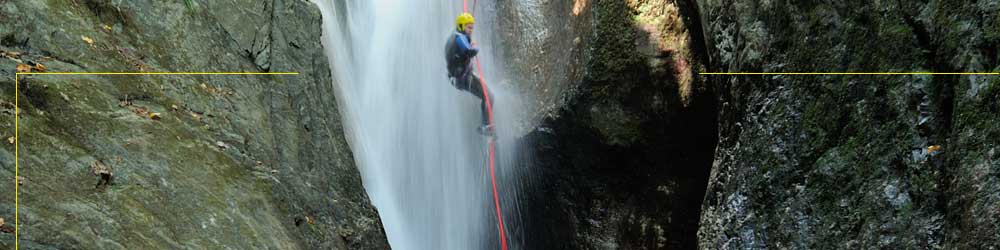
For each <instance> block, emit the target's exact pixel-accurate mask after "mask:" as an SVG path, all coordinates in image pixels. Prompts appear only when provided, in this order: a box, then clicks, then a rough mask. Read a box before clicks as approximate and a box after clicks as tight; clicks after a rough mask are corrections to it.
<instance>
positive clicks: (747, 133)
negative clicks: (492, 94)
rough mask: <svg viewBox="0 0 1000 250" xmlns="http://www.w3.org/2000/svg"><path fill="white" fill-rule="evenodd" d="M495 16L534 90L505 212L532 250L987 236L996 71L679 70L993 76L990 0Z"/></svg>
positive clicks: (999, 200)
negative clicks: (517, 199)
mask: <svg viewBox="0 0 1000 250" xmlns="http://www.w3.org/2000/svg"><path fill="white" fill-rule="evenodd" d="M498 13H499V14H498V15H499V16H501V17H503V18H501V22H500V24H499V25H500V28H501V30H503V29H504V28H506V29H507V30H505V31H504V35H505V36H507V39H506V40H508V41H518V42H515V43H513V44H509V45H508V46H506V47H505V48H506V49H507V51H506V52H507V54H506V55H507V56H508V57H510V58H511V60H514V61H516V60H521V61H525V62H538V64H537V65H530V64H529V65H519V66H515V68H514V69H513V71H514V72H518V74H516V75H519V76H523V78H525V79H522V80H520V82H524V83H528V84H527V85H526V86H525V89H531V91H530V92H532V94H535V95H536V96H537V97H536V98H537V100H535V101H536V102H537V104H538V106H537V107H536V110H538V115H537V117H538V119H539V121H538V127H539V128H538V129H536V130H535V131H534V132H532V133H530V134H529V135H528V136H526V137H525V138H524V141H523V143H524V144H525V145H526V146H525V148H527V149H529V150H527V152H524V153H523V154H524V159H526V162H527V164H526V165H528V166H525V167H529V168H531V169H532V170H533V171H534V172H533V173H532V175H533V176H527V177H524V178H525V186H527V187H525V188H522V190H532V191H531V192H532V193H530V194H527V197H526V198H525V199H526V200H525V201H524V204H523V206H525V207H526V209H528V210H529V211H532V213H533V214H527V215H525V216H526V218H524V220H525V222H523V224H521V225H516V226H523V227H524V228H525V231H526V232H527V233H526V234H527V235H526V236H524V237H525V238H528V239H527V240H526V241H527V242H528V245H529V246H532V247H531V248H537V249H616V248H621V249H659V248H677V247H681V248H694V247H699V248H705V249H770V248H779V249H780V248H794V249H813V248H831V247H833V248H847V249H855V248H865V249H872V248H903V249H953V248H960V249H989V248H991V247H996V246H1000V242H998V241H997V239H1000V229H998V228H1000V214H998V213H1000V210H997V209H996V208H997V207H1000V182H998V181H1000V180H998V178H997V172H998V171H1000V163H997V162H998V161H997V158H996V157H997V156H996V152H995V151H996V145H997V142H998V140H1000V139H997V138H998V137H997V134H998V131H1000V129H998V127H997V126H996V125H995V124H997V123H998V121H1000V120H998V118H1000V117H998V113H997V110H998V109H1000V104H998V102H997V99H998V97H1000V77H998V76H982V75H980V76H975V75H854V76H836V75H826V76H802V75H798V76H796V75H782V76H706V77H703V78H701V77H697V76H694V75H687V76H685V75H684V74H685V73H689V72H710V71H716V72H717V71H723V72H886V71H891V72H932V71H933V72H997V71H1000V57H998V54H997V48H998V45H1000V32H998V31H1000V17H998V16H997V15H996V13H1000V5H998V4H996V3H995V2H991V1H925V2H921V3H918V2H906V1H901V2H879V1H876V2H870V3H860V2H852V3H814V2H801V3H784V2H782V3H779V2H774V1H742V0H734V1H715V0H698V1H695V0H682V1H662V2H661V1H601V0H593V1H585V0H576V1H545V0H520V1H504V2H502V3H500V4H499V6H498ZM670 24H682V25H681V26H679V27H672V26H671V25H670ZM709 169H710V175H709V174H708V171H709ZM699 185H703V186H699ZM703 192H704V193H703ZM701 194H704V196H701ZM702 199H703V203H702ZM694 231H697V234H694V233H693V232H694Z"/></svg>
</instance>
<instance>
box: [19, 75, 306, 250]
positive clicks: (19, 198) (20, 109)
mask: <svg viewBox="0 0 1000 250" xmlns="http://www.w3.org/2000/svg"><path fill="white" fill-rule="evenodd" d="M298 74H299V72H14V249H15V250H17V249H20V241H21V239H20V235H19V232H20V228H21V223H20V221H19V219H20V212H19V208H20V193H21V191H20V190H21V189H20V185H18V184H17V177H18V176H21V173H20V172H19V169H20V165H19V164H18V158H17V157H18V152H19V150H18V144H20V143H21V137H20V134H19V133H18V121H19V120H20V119H19V118H18V115H19V114H20V113H21V106H20V104H19V103H18V96H19V95H20V94H21V90H20V89H19V85H20V83H18V80H19V78H20V76H21V75H298Z"/></svg>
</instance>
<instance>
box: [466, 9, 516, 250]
mask: <svg viewBox="0 0 1000 250" xmlns="http://www.w3.org/2000/svg"><path fill="white" fill-rule="evenodd" d="M462 10H463V11H464V12H469V1H468V0H462ZM469 42H470V43H471V42H472V41H469ZM476 70H477V71H478V72H479V84H480V86H481V87H482V89H483V101H485V102H486V114H487V115H488V116H487V117H488V118H489V120H488V121H489V122H490V125H493V124H494V123H493V103H492V102H490V93H489V91H488V89H487V88H486V80H485V78H484V76H483V67H482V65H481V64H480V63H479V57H476ZM493 129H494V130H495V129H496V127H495V126H494V128H493ZM495 155H496V141H494V140H490V181H491V182H492V183H493V204H494V205H495V206H496V210H497V228H499V230H500V247H501V248H502V249H503V250H507V233H506V232H505V231H504V228H503V213H501V212H500V194H499V193H498V192H497V177H496V168H495V166H494V164H493V163H494V160H493V159H494V158H495V157H494V156H495Z"/></svg>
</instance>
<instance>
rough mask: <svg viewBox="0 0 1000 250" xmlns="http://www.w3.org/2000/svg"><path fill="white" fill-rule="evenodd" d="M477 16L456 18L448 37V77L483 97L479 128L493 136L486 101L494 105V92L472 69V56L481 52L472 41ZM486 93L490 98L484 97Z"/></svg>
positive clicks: (465, 15) (459, 86)
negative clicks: (453, 27)
mask: <svg viewBox="0 0 1000 250" xmlns="http://www.w3.org/2000/svg"><path fill="white" fill-rule="evenodd" d="M475 22H476V20H475V18H473V17H472V14H469V13H462V14H461V15H458V19H457V20H455V23H456V30H455V32H453V34H452V35H451V38H450V39H448V42H447V45H446V46H445V59H446V61H447V62H448V79H449V80H450V81H451V85H452V86H454V87H455V88H456V89H458V90H464V91H468V92H469V93H472V95H474V96H476V97H477V98H479V99H481V100H482V102H481V104H480V109H481V110H482V125H481V126H480V127H479V128H478V129H477V131H479V133H480V134H483V135H487V136H492V135H493V134H494V127H493V124H491V123H490V120H489V113H487V112H488V110H487V108H486V105H487V104H486V102H487V101H489V105H490V106H492V105H493V93H491V92H490V91H489V88H486V83H484V82H483V81H482V80H480V78H479V76H478V75H476V74H475V72H473V70H472V58H474V57H476V55H477V54H479V48H476V44H475V42H473V41H472V31H473V29H474V25H475ZM484 93H485V94H486V95H488V96H489V98H484V97H483V95H484Z"/></svg>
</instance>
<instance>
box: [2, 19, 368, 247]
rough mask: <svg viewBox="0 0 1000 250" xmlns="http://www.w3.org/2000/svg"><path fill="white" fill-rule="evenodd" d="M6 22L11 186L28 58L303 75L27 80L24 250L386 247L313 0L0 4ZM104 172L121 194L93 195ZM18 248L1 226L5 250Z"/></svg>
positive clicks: (10, 204)
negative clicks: (349, 138)
mask: <svg viewBox="0 0 1000 250" xmlns="http://www.w3.org/2000/svg"><path fill="white" fill-rule="evenodd" d="M0 20H4V21H3V23H2V24H0V51H3V52H4V54H3V55H0V71H2V78H0V89H2V92H3V93H7V94H5V95H3V96H0V104H2V105H0V106H2V107H0V108H2V109H0V111H2V112H3V117H4V118H3V120H2V121H0V127H2V128H0V134H2V137H3V138H4V139H5V140H4V143H3V145H2V146H0V164H2V167H3V171H0V179H4V180H12V179H14V178H15V176H14V175H15V173H14V145H13V144H12V143H8V141H7V140H6V139H7V138H8V137H12V136H13V133H14V119H13V118H14V116H13V115H14V113H15V112H16V111H15V110H14V102H15V100H14V96H13V94H15V86H14V70H15V68H16V66H17V65H18V64H24V65H26V66H25V67H33V69H32V70H39V68H45V69H46V70H47V71H50V72H136V71H149V72H218V71H225V72H233V71H235V72H244V71H245V72H260V71H272V72H287V71H295V72H299V73H300V74H299V75H288V76H250V75H155V76H153V75H147V76H129V75H100V76H98V75H44V76H42V75H30V76H23V75H22V76H20V79H19V85H18V90H19V92H16V94H17V95H18V96H17V97H18V102H19V105H20V108H21V110H20V115H19V117H20V119H19V124H18V125H19V126H18V129H19V135H20V138H19V139H18V140H17V141H16V143H17V145H18V147H19V155H18V159H19V161H18V162H19V166H20V167H19V175H20V176H22V177H24V181H23V185H22V186H20V190H21V192H20V196H19V198H20V209H19V212H20V213H19V215H20V216H19V217H20V222H21V227H20V246H21V247H22V248H23V249H76V248H80V249H218V248H235V249H387V248H388V244H387V242H386V239H385V234H384V233H383V229H382V226H381V224H380V222H379V219H378V215H377V213H376V211H375V210H374V208H373V207H372V206H371V205H370V202H369V200H368V198H367V195H366V194H365V191H364V189H363V187H362V185H361V180H360V176H359V174H358V171H357V169H356V168H355V165H354V160H353V159H352V156H351V151H350V149H349V148H348V144H347V142H346V140H345V138H344V135H343V130H342V126H341V120H340V117H339V113H338V110H337V106H336V101H335V99H334V94H333V92H332V91H333V88H332V86H331V81H332V80H331V75H330V71H329V67H328V64H327V62H328V61H327V59H326V57H325V56H324V53H323V49H322V48H321V44H320V38H319V32H318V30H320V23H321V22H320V13H319V12H318V10H317V9H316V8H315V6H313V5H312V4H311V3H308V2H305V1H300V0H273V1H245V0H236V1H197V0H191V1H110V0H75V1H74V0H65V1H0ZM152 113H156V115H151V114H152ZM92 166H93V168H92ZM95 173H96V175H95ZM101 173H108V175H110V178H109V179H110V184H101V185H96V186H95V183H98V181H99V180H100V179H101V178H102V177H101V176H100V174H101ZM102 182H103V181H102ZM4 186H5V188H4V189H3V190H5V191H4V193H5V194H4V195H3V196H0V217H3V218H5V219H6V220H5V221H6V223H7V224H8V225H10V224H13V221H14V219H13V218H14V194H13V187H11V186H8V185H4ZM13 242H14V235H13V234H10V233H0V248H3V249H12V248H13Z"/></svg>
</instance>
